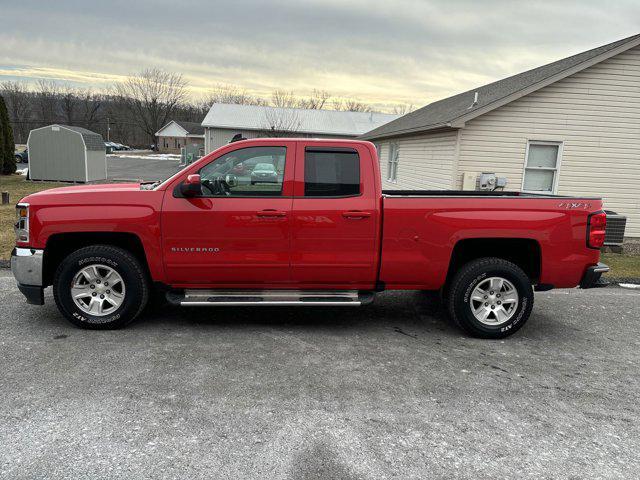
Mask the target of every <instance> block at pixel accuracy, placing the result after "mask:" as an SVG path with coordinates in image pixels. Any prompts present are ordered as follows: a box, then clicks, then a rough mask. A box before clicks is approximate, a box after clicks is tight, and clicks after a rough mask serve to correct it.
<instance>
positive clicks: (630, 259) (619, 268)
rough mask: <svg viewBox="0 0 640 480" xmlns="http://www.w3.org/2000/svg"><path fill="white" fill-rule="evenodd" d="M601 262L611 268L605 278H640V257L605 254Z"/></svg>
mask: <svg viewBox="0 0 640 480" xmlns="http://www.w3.org/2000/svg"><path fill="white" fill-rule="evenodd" d="M601 261H602V262H603V263H606V264H607V265H609V267H610V268H611V270H609V272H608V273H606V274H605V275H604V276H605V277H610V278H631V277H635V278H640V255H621V254H618V253H603V254H602V258H601Z"/></svg>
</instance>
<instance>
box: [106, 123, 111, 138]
mask: <svg viewBox="0 0 640 480" xmlns="http://www.w3.org/2000/svg"><path fill="white" fill-rule="evenodd" d="M110 134H111V123H110V122H109V117H107V142H110V141H111V140H110V138H109V136H110Z"/></svg>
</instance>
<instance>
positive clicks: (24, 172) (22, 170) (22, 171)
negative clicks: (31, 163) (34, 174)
mask: <svg viewBox="0 0 640 480" xmlns="http://www.w3.org/2000/svg"><path fill="white" fill-rule="evenodd" d="M28 171H29V168H18V169H17V170H16V173H17V174H18V175H24V176H26V175H27V172H28Z"/></svg>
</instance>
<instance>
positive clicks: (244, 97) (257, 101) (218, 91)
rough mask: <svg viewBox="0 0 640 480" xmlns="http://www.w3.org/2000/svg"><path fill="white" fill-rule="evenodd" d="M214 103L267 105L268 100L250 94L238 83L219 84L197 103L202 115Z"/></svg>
mask: <svg viewBox="0 0 640 480" xmlns="http://www.w3.org/2000/svg"><path fill="white" fill-rule="evenodd" d="M214 103H231V104H238V105H266V104H267V102H266V101H265V100H264V99H262V98H259V97H257V96H255V95H251V94H249V92H247V90H245V89H244V88H241V87H238V86H237V85H218V86H216V87H215V88H213V89H212V90H211V91H210V92H209V94H208V95H206V96H205V98H204V100H203V101H202V102H200V103H199V104H197V105H196V109H197V110H198V111H199V113H200V114H201V115H203V116H204V115H206V114H207V112H208V111H209V108H211V105H213V104H214Z"/></svg>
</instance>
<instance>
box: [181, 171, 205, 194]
mask: <svg viewBox="0 0 640 480" xmlns="http://www.w3.org/2000/svg"><path fill="white" fill-rule="evenodd" d="M180 193H181V194H182V195H183V196H185V197H197V196H198V195H201V194H202V182H201V181H200V175H198V174H197V173H194V174H192V175H189V176H188V177H187V179H186V180H185V181H184V182H182V183H181V184H180Z"/></svg>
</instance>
